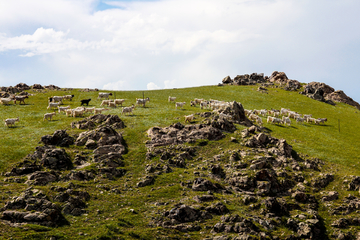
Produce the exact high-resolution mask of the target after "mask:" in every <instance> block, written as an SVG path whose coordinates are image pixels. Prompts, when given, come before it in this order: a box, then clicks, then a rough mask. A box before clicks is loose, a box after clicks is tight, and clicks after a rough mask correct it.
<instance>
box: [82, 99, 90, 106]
mask: <svg viewBox="0 0 360 240" xmlns="http://www.w3.org/2000/svg"><path fill="white" fill-rule="evenodd" d="M90 101H91V98H89V99H83V100H81V105H80V106H82V105H84V104H86V106H89V102H90Z"/></svg>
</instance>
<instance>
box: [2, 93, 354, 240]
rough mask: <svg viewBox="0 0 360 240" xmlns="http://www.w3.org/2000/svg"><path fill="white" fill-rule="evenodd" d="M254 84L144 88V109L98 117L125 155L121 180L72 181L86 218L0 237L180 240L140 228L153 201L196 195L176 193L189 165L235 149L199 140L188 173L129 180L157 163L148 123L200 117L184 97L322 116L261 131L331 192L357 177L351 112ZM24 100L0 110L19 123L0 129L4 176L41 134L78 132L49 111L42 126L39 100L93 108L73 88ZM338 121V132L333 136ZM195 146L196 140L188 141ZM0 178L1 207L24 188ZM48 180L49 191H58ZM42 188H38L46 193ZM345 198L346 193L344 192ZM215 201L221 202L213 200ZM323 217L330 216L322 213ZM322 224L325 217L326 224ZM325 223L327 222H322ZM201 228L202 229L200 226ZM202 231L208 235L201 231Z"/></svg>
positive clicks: (5, 231) (152, 213)
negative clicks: (329, 180) (144, 182)
mask: <svg viewBox="0 0 360 240" xmlns="http://www.w3.org/2000/svg"><path fill="white" fill-rule="evenodd" d="M256 89H257V86H222V87H220V86H204V87H196V88H186V89H169V90H154V91H145V92H144V94H145V97H150V102H149V103H147V105H146V107H145V108H143V107H136V108H135V110H134V114H133V115H130V116H123V115H121V114H120V112H121V108H116V109H111V110H110V111H108V112H104V113H105V114H117V115H119V116H120V118H121V119H122V120H123V121H124V122H125V124H126V126H127V127H126V128H125V129H121V130H120V131H119V132H121V133H122V134H123V137H124V139H125V141H126V144H127V146H128V153H127V154H125V155H124V162H125V167H124V168H125V169H126V170H127V173H126V175H125V176H124V177H122V178H119V179H117V180H115V181H110V180H105V179H95V181H90V182H79V183H77V184H79V185H80V188H81V189H84V190H86V191H89V192H90V193H91V196H92V198H91V200H90V201H89V202H87V204H88V207H87V211H88V214H87V215H83V216H79V217H73V216H66V218H67V220H68V221H69V222H70V223H71V225H70V226H68V225H64V226H61V227H58V228H53V229H52V228H43V227H36V226H35V227H34V226H30V227H27V228H26V229H22V228H10V227H8V226H6V225H4V224H2V223H0V236H3V239H8V238H10V237H13V238H19V239H21V238H24V239H25V238H27V239H49V238H50V237H51V236H55V237H56V239H86V238H87V239H116V238H119V239H152V236H159V237H160V236H164V237H165V236H168V237H176V236H177V237H180V238H181V237H184V233H179V232H176V231H174V230H169V229H164V228H157V227H147V225H148V223H149V222H150V221H151V220H152V217H156V216H158V212H157V211H158V208H154V203H155V202H165V203H167V205H164V206H161V207H160V209H168V208H169V207H168V206H169V205H171V204H173V203H175V202H178V201H179V200H181V199H184V195H183V194H185V199H187V200H184V201H187V202H188V203H192V200H191V199H192V197H193V196H195V195H196V193H194V192H192V191H189V190H187V189H183V188H182V187H181V186H180V184H179V183H180V181H187V180H192V179H194V175H193V172H194V171H197V166H202V165H203V164H204V163H203V160H208V159H211V158H212V156H214V155H217V154H220V153H222V152H224V153H225V154H227V153H226V152H227V151H228V150H236V149H239V148H243V147H242V146H240V145H239V144H236V143H229V141H228V138H225V139H222V140H220V141H217V142H212V141H204V142H206V144H204V146H201V147H198V150H197V151H198V155H199V156H202V158H203V160H197V157H195V158H194V159H193V160H189V161H187V163H188V165H189V167H188V169H181V168H173V172H172V173H168V174H162V175H159V176H157V178H156V181H155V183H154V184H153V185H151V186H147V187H144V188H136V187H135V186H136V183H137V182H138V181H139V179H140V178H141V177H143V176H144V174H145V171H144V168H145V165H146V164H149V163H152V162H154V161H155V162H159V159H158V158H155V159H153V160H151V161H149V160H146V158H145V154H146V151H147V149H146V147H145V144H144V142H145V141H146V140H148V138H147V134H146V131H147V130H148V129H149V128H151V127H153V126H160V127H165V126H169V125H170V124H173V123H176V122H182V123H183V122H184V118H183V116H184V115H188V114H191V113H196V112H205V111H208V110H201V109H199V107H196V108H194V107H190V106H189V103H190V100H193V99H194V98H205V99H218V100H224V101H237V102H240V103H242V105H243V106H244V108H246V109H264V108H265V109H271V108H274V109H280V108H289V109H291V110H293V111H297V112H299V113H302V114H313V116H314V117H316V118H319V117H321V118H328V122H326V123H325V125H314V124H307V123H304V124H297V123H295V121H293V124H292V125H291V126H290V127H284V126H277V125H272V124H267V123H266V119H265V118H263V122H264V126H265V127H266V128H267V130H268V132H269V133H270V134H271V135H272V136H274V137H277V138H284V139H286V140H287V142H288V143H289V144H291V145H292V146H293V148H294V150H295V151H297V152H298V153H299V154H303V155H305V154H307V155H309V157H317V158H320V159H322V160H324V161H325V162H326V163H327V165H326V166H325V169H326V170H327V171H330V172H333V173H335V175H336V180H335V182H334V183H333V184H335V185H331V187H333V186H336V184H341V182H342V176H345V175H350V174H351V175H359V174H360V165H359V155H358V149H360V141H358V132H359V130H358V129H359V127H360V121H359V120H360V114H359V110H357V109H355V108H354V107H351V106H349V105H346V104H341V103H340V104H337V105H336V106H331V105H328V104H325V103H322V102H318V101H314V100H312V99H310V98H307V97H305V96H303V95H300V94H298V93H297V92H287V91H284V90H282V89H278V88H270V89H269V94H263V93H260V92H257V91H256ZM29 92H30V93H33V94H35V95H34V96H30V97H29V99H26V105H14V104H12V105H9V106H4V105H0V115H1V116H2V118H3V119H5V118H13V117H20V122H18V123H16V127H14V128H8V127H5V126H2V127H0V136H1V138H0V170H1V171H2V172H4V171H9V170H10V169H11V166H12V165H13V164H15V163H17V162H18V161H20V160H22V159H23V158H24V157H25V156H26V155H27V154H29V153H32V152H34V150H35V147H36V146H38V145H40V144H39V141H40V138H41V136H43V135H46V134H52V133H53V132H54V131H55V130H59V129H67V130H68V132H69V133H70V134H71V135H76V134H78V133H80V132H81V131H80V130H77V129H71V127H70V123H71V122H72V121H78V120H80V119H82V118H76V119H74V118H72V117H66V116H65V115H64V114H60V115H59V114H57V115H56V116H55V117H54V120H53V121H46V120H45V121H43V115H44V113H47V112H50V111H49V110H47V109H46V107H47V99H48V97H50V96H53V95H65V94H74V95H75V97H74V99H73V101H66V102H65V104H64V105H65V106H66V105H70V106H71V107H72V108H74V107H77V106H79V105H80V100H81V99H85V98H91V99H92V100H91V102H90V105H89V107H92V106H96V107H99V106H100V103H101V102H100V101H99V100H96V98H97V95H98V92H80V91H79V90H77V89H74V90H71V91H47V92H45V93H36V92H32V91H31V90H30V91H29ZM114 93H116V98H124V99H126V101H125V104H124V105H126V106H129V105H131V104H132V103H135V98H142V96H143V92H142V91H116V92H114ZM168 96H176V97H177V101H185V102H186V103H187V104H186V106H185V107H184V109H175V106H174V103H169V102H168V101H167V98H168ZM339 120H340V131H339ZM200 121H201V119H200V118H199V117H197V118H196V119H195V120H194V122H193V124H194V123H199V122H200ZM237 128H238V131H237V132H235V133H233V134H227V136H228V137H230V136H234V137H236V138H238V139H240V138H241V137H240V134H239V132H240V131H241V129H243V128H244V127H243V126H239V125H238V126H237ZM189 145H192V146H199V143H195V144H189ZM79 149H81V148H78V147H70V148H68V149H67V151H68V152H69V153H71V154H70V155H72V156H73V155H74V153H73V151H74V150H79ZM3 179H4V178H3V177H1V178H0V181H1V185H0V192H1V193H2V199H1V198H0V206H1V207H2V206H3V205H4V203H5V202H6V201H8V200H9V198H11V197H13V196H15V195H17V194H18V193H19V192H21V191H23V190H24V189H26V188H27V187H28V186H27V185H25V184H15V183H9V182H3ZM98 184H101V185H109V186H111V187H117V188H119V189H121V193H120V194H115V193H111V192H108V191H102V190H101V189H99V188H96V185H98ZM58 185H59V183H53V184H51V185H50V186H58ZM48 187H49V186H47V187H42V188H43V189H44V191H46V192H47V193H48V194H51V192H50V191H48V190H47V189H48ZM344 194H346V193H344ZM219 197H220V200H221V199H222V198H223V197H222V196H221V195H220V196H219ZM227 201H228V202H229V208H230V209H231V210H232V211H233V212H238V213H239V214H246V209H245V208H243V207H241V206H240V207H239V206H238V205H237V202H238V199H237V197H236V196H234V195H231V196H228V199H227ZM98 209H99V210H101V211H102V212H103V214H101V215H99V214H97V212H96V210H98ZM129 209H135V210H136V212H137V214H133V213H130V210H129ZM219 218H220V217H218V216H215V217H214V219H212V220H209V221H208V223H209V222H210V223H214V224H215V223H216V222H218V221H219ZM329 219H331V216H329ZM327 221H330V220H327ZM327 224H329V223H328V222H327ZM202 226H204V225H202ZM202 231H204V232H206V233H209V230H206V229H203V230H202ZM189 235H190V236H191V238H193V239H198V238H199V237H200V235H199V232H194V233H189Z"/></svg>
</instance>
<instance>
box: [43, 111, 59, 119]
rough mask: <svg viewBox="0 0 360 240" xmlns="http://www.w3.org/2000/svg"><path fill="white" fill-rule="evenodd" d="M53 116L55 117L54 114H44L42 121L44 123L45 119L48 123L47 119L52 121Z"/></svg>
mask: <svg viewBox="0 0 360 240" xmlns="http://www.w3.org/2000/svg"><path fill="white" fill-rule="evenodd" d="M54 115H56V112H52V113H45V114H44V119H43V121H45V119H46V120H48V121H49V119H50V120H52V117H53V116H54Z"/></svg>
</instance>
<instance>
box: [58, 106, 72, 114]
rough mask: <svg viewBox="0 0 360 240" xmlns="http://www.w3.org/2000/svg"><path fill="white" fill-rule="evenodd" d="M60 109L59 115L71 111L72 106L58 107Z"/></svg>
mask: <svg viewBox="0 0 360 240" xmlns="http://www.w3.org/2000/svg"><path fill="white" fill-rule="evenodd" d="M58 109H59V113H61V112H65V110H66V109H70V106H66V107H60V106H58Z"/></svg>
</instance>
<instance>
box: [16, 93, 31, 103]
mask: <svg viewBox="0 0 360 240" xmlns="http://www.w3.org/2000/svg"><path fill="white" fill-rule="evenodd" d="M26 98H29V97H28V96H26V95H25V96H15V100H14V103H15V104H16V101H19V102H20V104H21V103H22V102H23V103H24V104H25V99H26Z"/></svg>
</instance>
